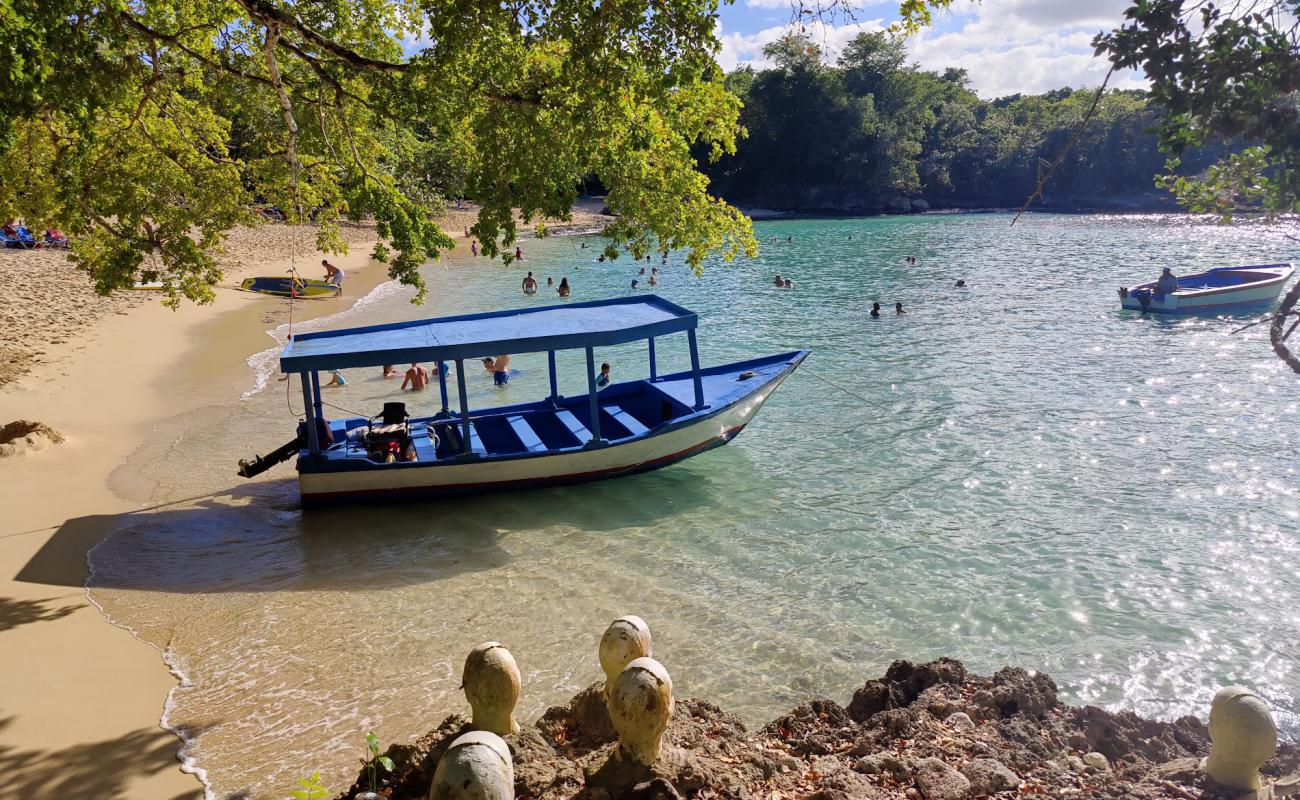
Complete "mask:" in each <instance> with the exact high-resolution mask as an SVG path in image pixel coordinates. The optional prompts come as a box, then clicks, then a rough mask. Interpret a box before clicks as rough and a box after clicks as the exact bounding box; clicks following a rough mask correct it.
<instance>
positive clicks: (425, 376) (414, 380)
mask: <svg viewBox="0 0 1300 800" xmlns="http://www.w3.org/2000/svg"><path fill="white" fill-rule="evenodd" d="M407 384H410V385H411V391H413V392H418V391H420V390H421V389H423V388H424V387H426V386H428V385H429V371H428V370H427V369H425V368H424V367H422V366H420V365H419V364H412V365H411V368H410V369H408V370H407V371H406V377H405V378H403V379H402V391H406V385H407Z"/></svg>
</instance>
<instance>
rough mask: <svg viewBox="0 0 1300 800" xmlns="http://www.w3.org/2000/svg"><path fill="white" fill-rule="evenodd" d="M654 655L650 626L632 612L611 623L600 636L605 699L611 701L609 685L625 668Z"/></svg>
mask: <svg viewBox="0 0 1300 800" xmlns="http://www.w3.org/2000/svg"><path fill="white" fill-rule="evenodd" d="M652 655H654V652H653V649H652V647H651V646H650V626H649V625H646V624H645V620H643V619H641V618H640V617H637V616H634V615H632V614H629V615H627V616H626V617H619V618H618V619H616V620H614V621H613V622H611V623H609V627H608V628H606V629H605V634H604V635H603V636H601V637H600V668H601V669H602V670H604V672H605V701H606V703H608V702H609V687H610V686H612V685H613V683H614V681H615V680H617V679H618V676H619V675H620V674H622V672H623V668H624V667H626V666H627V665H628V664H630V663H632V662H633V661H635V660H636V659H638V658H644V657H647V656H652Z"/></svg>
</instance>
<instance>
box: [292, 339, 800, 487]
mask: <svg viewBox="0 0 1300 800" xmlns="http://www.w3.org/2000/svg"><path fill="white" fill-rule="evenodd" d="M806 355H807V354H806V353H803V354H800V355H799V356H798V358H797V359H795V360H793V361H792V362H791V363H790V364H788V366H786V367H785V368H784V369H782V370H781V371H780V372H779V373H777V374H775V375H774V376H772V377H770V378H768V379H767V380H765V381H764V382H763V383H762V384H761V385H759V386H757V387H756V388H754V389H753V391H751V392H749V393H748V394H745V395H744V396H742V397H740V398H737V399H735V400H733V401H731V402H727V403H726V404H725V405H721V406H719V407H717V408H706V409H704V410H703V411H699V412H694V413H692V414H690V415H688V416H686V417H684V418H682V419H680V420H675V421H673V422H671V423H668V424H666V425H664V426H662V428H661V429H656V430H654V431H651V432H650V433H648V434H646V435H644V436H635V437H630V438H626V439H624V440H621V441H613V442H609V443H603V444H595V445H588V446H585V447H580V448H573V449H569V450H566V451H562V452H554V453H550V452H542V453H529V454H523V455H519V456H517V457H510V458H493V457H475V456H469V457H463V458H452V459H441V460H438V461H434V462H432V463H428V464H401V465H396V466H397V467H399V468H384V467H381V468H378V469H375V468H367V469H363V470H327V469H326V470H321V471H315V470H313V468H312V464H311V462H310V461H309V460H308V459H309V457H308V456H307V455H306V454H304V455H303V456H301V457H300V458H299V476H298V481H299V487H300V490H301V495H302V503H303V506H304V507H306V508H313V507H319V506H326V505H333V504H338V503H352V502H359V501H379V500H390V499H395V498H419V497H439V496H446V495H457V494H468V493H475V492H484V491H494V490H503V489H521V488H534V487H545V486H558V485H566V484H577V483H586V482H588V481H595V480H602V479H605V478H613V477H619V476H624V475H632V474H636V473H640V472H646V471H649V470H654V469H659V468H662V467H666V466H669V465H671V464H675V463H677V462H679V461H682V460H683V459H686V458H690V457H691V456H694V455H698V454H700V453H703V452H706V451H708V450H711V449H713V448H715V447H720V446H722V445H724V444H726V443H727V442H729V441H731V439H733V438H734V437H735V436H736V435H737V434H738V433H740V431H741V430H743V429H744V428H745V426H746V425H748V424H749V422H750V420H752V419H753V418H754V415H755V414H757V413H758V410H759V409H760V408H761V407H762V406H763V404H764V403H765V402H766V401H767V399H768V397H769V396H771V394H772V392H773V391H775V390H776V388H777V387H778V386H779V385H780V384H781V383H782V382H783V381H784V380H785V379H786V377H788V376H789V374H790V373H791V372H793V371H794V370H795V369H796V368H797V367H798V365H799V363H800V362H802V361H803V358H804V357H806ZM717 369H722V368H717Z"/></svg>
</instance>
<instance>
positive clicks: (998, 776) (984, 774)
mask: <svg viewBox="0 0 1300 800" xmlns="http://www.w3.org/2000/svg"><path fill="white" fill-rule="evenodd" d="M961 774H962V775H965V776H966V780H968V781H970V788H971V791H972V792H974V793H975V794H977V795H985V794H997V793H998V792H1006V791H1010V790H1011V789H1018V788H1020V776H1019V775H1017V774H1016V773H1014V772H1012V771H1011V770H1010V769H1008V768H1007V765H1006V764H1003V763H1002V762H1001V761H996V760H994V759H992V758H974V759H971V760H970V761H968V762H966V763H965V764H964V765H962V768H961Z"/></svg>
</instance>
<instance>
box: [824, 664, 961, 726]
mask: <svg viewBox="0 0 1300 800" xmlns="http://www.w3.org/2000/svg"><path fill="white" fill-rule="evenodd" d="M965 682H966V668H965V667H964V666H962V663H961V662H960V661H954V660H952V659H949V658H941V659H939V660H938V661H932V662H930V663H928V664H913V663H912V662H910V661H895V662H894V663H892V664H890V665H889V669H888V670H887V671H886V672H885V677H884V678H881V679H879V680H873V681H867V682H866V684H865V685H863V686H862V688H860V689H858V690H857V691H856V692H854V693H853V699H852V700H851V701H850V702H849V707H848V714H849V717H851V718H852V719H853V720H854V721H856V722H864V721H866V720H867V719H868V718H870V717H871V716H872V715H874V714H878V713H880V712H881V711H886V710H888V709H891V708H904V707H906V706H910V705H911V704H912V703H914V702H916V699H917V698H918V697H920V696H921V693H922V692H924V691H925V690H926V689H929V688H930V687H931V686H935V685H937V684H948V685H951V686H955V687H960V686H961V685H962V684H964V683H965Z"/></svg>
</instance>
